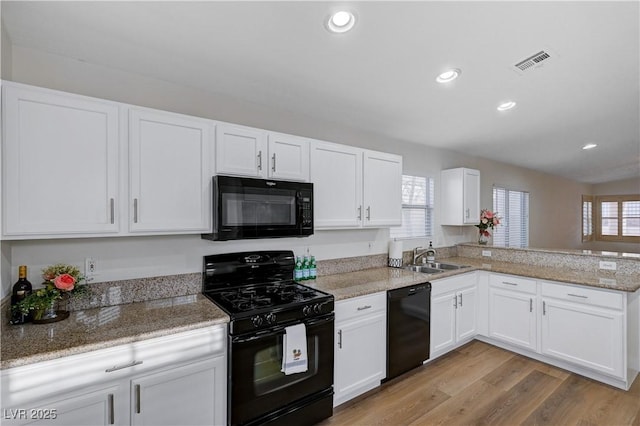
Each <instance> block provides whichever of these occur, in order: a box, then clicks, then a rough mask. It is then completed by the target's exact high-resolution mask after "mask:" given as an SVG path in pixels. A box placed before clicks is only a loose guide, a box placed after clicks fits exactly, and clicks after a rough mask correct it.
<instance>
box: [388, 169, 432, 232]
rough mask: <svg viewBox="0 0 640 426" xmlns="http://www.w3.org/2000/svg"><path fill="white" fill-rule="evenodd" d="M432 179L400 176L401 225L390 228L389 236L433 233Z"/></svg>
mask: <svg viewBox="0 0 640 426" xmlns="http://www.w3.org/2000/svg"><path fill="white" fill-rule="evenodd" d="M433 187H434V183H433V179H432V178H427V177H420V176H406V175H403V176H402V226H396V227H393V228H391V229H390V236H391V238H419V237H428V236H431V235H433Z"/></svg>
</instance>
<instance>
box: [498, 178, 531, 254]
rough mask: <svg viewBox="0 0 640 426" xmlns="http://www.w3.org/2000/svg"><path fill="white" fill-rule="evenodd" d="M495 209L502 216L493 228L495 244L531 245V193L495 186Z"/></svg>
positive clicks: (510, 245)
mask: <svg viewBox="0 0 640 426" xmlns="http://www.w3.org/2000/svg"><path fill="white" fill-rule="evenodd" d="M493 211H494V212H497V213H498V216H499V217H501V218H502V221H501V222H500V225H498V226H497V227H495V228H494V229H493V245H495V246H502V247H527V246H528V245H529V193H528V192H523V191H514V190H511V189H506V188H499V187H497V186H494V187H493Z"/></svg>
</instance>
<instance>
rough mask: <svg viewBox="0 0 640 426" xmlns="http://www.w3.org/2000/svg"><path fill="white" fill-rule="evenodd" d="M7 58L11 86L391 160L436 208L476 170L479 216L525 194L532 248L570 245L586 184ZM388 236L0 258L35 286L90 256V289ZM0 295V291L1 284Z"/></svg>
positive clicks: (144, 242) (93, 246) (43, 61)
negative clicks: (443, 176) (93, 273)
mask: <svg viewBox="0 0 640 426" xmlns="http://www.w3.org/2000/svg"><path fill="white" fill-rule="evenodd" d="M11 59H12V61H11V62H12V63H11V66H12V69H11V72H12V77H13V80H14V81H17V82H21V83H26V84H33V85H36V86H43V87H49V88H52V89H58V90H64V91H69V92H73V93H79V94H83V95H88V96H95V97H99V98H105V99H111V100H115V101H120V102H126V103H131V104H136V105H142V106H147V107H151V108H158V109H163V110H168V111H174V112H179V113H184V114H190V115H196V116H202V117H208V118H213V119H219V120H223V121H229V122H235V123H240V124H245V125H249V126H255V127H260V128H265V129H269V130H275V131H281V132H284V133H290V134H297V135H302V136H307V137H312V138H317V139H323V140H328V141H332V142H337V143H344V144H349V145H354V146H359V147H366V148H370V149H375V150H380V151H386V152H392V153H397V154H401V155H402V156H403V158H404V172H405V173H406V174H415V175H425V176H433V177H434V178H435V179H436V206H437V205H438V201H439V199H440V195H441V194H440V193H439V191H438V188H439V173H440V170H442V169H446V168H453V167H470V168H477V169H479V170H480V172H481V181H482V189H481V206H482V207H483V208H491V206H492V201H491V200H492V195H491V194H492V192H491V189H492V185H493V184H494V183H497V184H505V185H508V186H509V187H512V188H516V189H522V190H528V191H530V192H531V212H530V216H531V245H532V246H540V247H557V248H579V246H580V242H579V240H580V226H581V225H580V218H581V203H580V197H581V195H582V194H583V193H590V190H591V188H590V185H586V184H580V183H576V182H572V181H569V180H566V179H563V178H558V177H554V176H550V175H546V174H543V173H539V172H535V171H532V170H528V169H524V168H520V167H515V166H511V165H507V164H503V163H499V162H495V161H492V160H489V159H482V158H477V157H471V156H468V155H466V154H462V153H456V152H453V151H448V150H443V149H436V148H431V147H426V146H422V145H417V144H412V143H407V142H403V141H397V140H392V139H389V138H385V137H383V136H381V135H374V134H370V133H367V132H365V131H362V130H358V129H353V128H349V127H346V126H342V125H336V124H335V123H328V122H322V121H319V120H316V119H315V118H313V117H309V116H302V115H299V114H297V113H295V112H291V111H286V110H277V109H273V108H267V107H264V106H261V105H257V104H250V103H246V102H242V101H239V100H237V99H232V98H229V97H228V96H223V95H218V94H214V93H207V92H203V91H201V90H196V89H193V88H189V87H185V86H178V85H175V84H172V83H169V82H166V81H160V80H156V79H152V78H148V77H145V76H141V75H135V74H130V73H125V72H122V71H120V70H117V69H114V68H108V67H102V66H96V65H92V64H88V63H85V62H81V61H77V60H74V59H69V58H65V57H61V56H56V55H51V54H48V53H44V52H40V51H35V50H33V49H27V48H22V47H19V46H13V49H12V58H11ZM551 205H553V206H554V209H553V210H552V212H550V210H549V206H551ZM557 212H559V213H560V214H557ZM438 224H439V218H438V212H437V211H436V226H435V232H436V235H435V236H434V237H433V238H430V239H432V240H433V241H434V245H435V246H436V247H438V246H445V245H451V244H455V243H458V242H463V241H472V240H475V238H476V231H477V229H476V228H475V227H440V226H439V225H438ZM388 238H389V234H388V230H385V229H381V230H350V231H318V232H317V234H316V235H314V236H312V237H310V238H306V239H282V240H278V239H275V240H257V241H238V242H225V243H213V242H209V241H203V240H201V239H200V237H199V236H171V237H135V238H134V237H132V238H104V239H72V240H49V241H44V240H41V241H39V240H36V241H20V242H10V243H8V247H4V248H3V251H6V250H9V251H10V252H9V253H7V254H6V257H7V258H8V259H10V263H11V269H12V277H14V278H15V275H16V273H17V272H16V271H15V269H16V267H17V265H19V264H27V265H30V279H31V280H32V282H34V283H37V282H39V278H38V277H37V276H36V275H37V273H38V272H39V270H40V269H41V268H42V267H43V266H45V265H47V264H50V263H53V262H69V263H75V264H78V265H83V262H84V258H85V257H88V256H91V257H94V258H95V259H96V260H97V262H98V270H99V271H101V275H100V276H98V277H97V278H96V281H105V280H112V279H121V278H133V277H142V276H149V275H164V274H172V273H184V272H199V271H200V270H201V261H202V259H201V257H202V255H204V254H212V253H219V252H229V251H237V250H253V249H268V248H290V249H293V250H295V251H296V252H298V253H303V252H304V251H305V250H306V248H307V247H310V250H311V253H312V254H314V255H316V256H317V257H318V259H320V260H322V259H330V258H339V257H347V256H357V255H367V254H376V253H385V252H386V251H387V243H388ZM425 244H428V240H423V241H420V240H418V241H406V242H405V250H408V249H410V248H412V247H414V246H416V245H425ZM32 274H34V275H33V277H32ZM5 282H6V281H5V280H3V283H5ZM2 287H3V289H6V285H4V284H3V286H2Z"/></svg>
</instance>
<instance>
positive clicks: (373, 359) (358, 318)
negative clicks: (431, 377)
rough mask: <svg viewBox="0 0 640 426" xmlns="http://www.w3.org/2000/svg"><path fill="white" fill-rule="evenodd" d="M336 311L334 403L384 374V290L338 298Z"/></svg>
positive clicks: (375, 383) (372, 385) (371, 385)
mask: <svg viewBox="0 0 640 426" xmlns="http://www.w3.org/2000/svg"><path fill="white" fill-rule="evenodd" d="M335 314H336V323H335V324H336V325H335V329H336V335H335V350H334V385H333V388H334V392H335V394H334V397H333V405H334V407H335V406H338V405H340V404H342V403H343V402H346V401H348V400H350V399H352V398H354V397H356V396H358V395H361V394H363V393H364V392H367V391H368V390H371V389H373V388H375V387H377V386H379V385H380V381H381V380H382V379H384V378H385V377H386V353H387V351H386V341H387V337H386V336H387V335H386V328H387V293H386V292H380V293H375V294H372V295H367V296H361V297H356V298H353V299H348V300H344V301H339V302H337V303H336V306H335Z"/></svg>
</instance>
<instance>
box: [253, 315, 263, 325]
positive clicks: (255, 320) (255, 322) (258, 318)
mask: <svg viewBox="0 0 640 426" xmlns="http://www.w3.org/2000/svg"><path fill="white" fill-rule="evenodd" d="M251 322H252V323H253V326H254V327H260V326H261V325H262V317H261V316H260V315H256V316H255V317H253V318H251Z"/></svg>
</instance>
